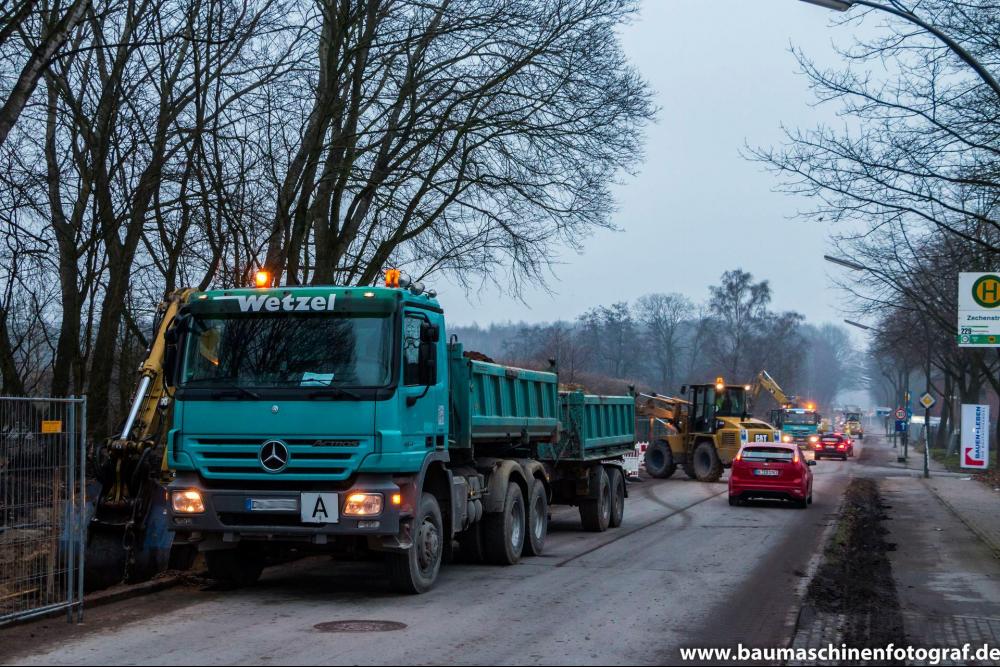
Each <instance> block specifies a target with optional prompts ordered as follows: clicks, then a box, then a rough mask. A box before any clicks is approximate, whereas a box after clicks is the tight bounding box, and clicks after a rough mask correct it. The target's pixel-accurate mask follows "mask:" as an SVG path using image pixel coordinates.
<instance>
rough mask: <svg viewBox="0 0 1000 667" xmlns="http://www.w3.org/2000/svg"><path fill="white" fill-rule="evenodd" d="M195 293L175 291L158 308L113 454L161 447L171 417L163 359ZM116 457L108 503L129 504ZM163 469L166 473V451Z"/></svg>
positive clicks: (111, 448) (111, 447) (111, 446)
mask: <svg viewBox="0 0 1000 667" xmlns="http://www.w3.org/2000/svg"><path fill="white" fill-rule="evenodd" d="M192 292H194V290H192V289H190V288H184V289H177V290H173V291H172V292H170V293H168V294H167V295H166V296H165V297H164V299H163V301H161V302H160V304H159V306H157V309H156V327H155V329H156V330H155V331H154V332H153V340H152V342H151V343H150V345H149V351H148V352H147V353H146V358H145V360H143V362H142V365H141V366H140V367H139V380H138V382H137V383H136V387H135V390H134V392H133V393H132V400H131V402H130V407H129V411H128V416H127V417H126V418H125V423H124V425H123V426H122V430H121V432H119V433H118V434H116V435H115V436H114V437H112V438H110V439H109V440H108V441H107V448H108V450H109V452H110V453H117V454H123V453H130V454H136V453H140V452H142V451H143V450H146V449H153V448H155V447H157V446H158V445H160V444H161V441H162V439H163V438H164V434H165V433H166V429H164V428H162V427H163V426H164V425H163V424H162V419H163V417H164V415H166V414H168V411H167V408H168V407H169V402H170V396H169V395H168V393H167V387H166V383H165V382H164V374H163V359H164V354H165V352H166V347H167V345H166V334H167V330H168V329H169V328H170V325H171V323H172V322H173V319H174V316H175V315H177V311H178V310H180V308H181V306H183V305H184V304H185V303H186V302H187V300H188V297H189V296H190V295H191V293H192ZM116 458H118V461H117V467H118V470H117V471H116V474H115V479H114V483H113V484H111V486H110V488H109V489H108V490H107V493H106V495H105V501H106V502H111V503H122V502H127V501H128V489H127V487H126V484H125V480H124V479H123V477H124V475H122V470H121V465H122V457H120V456H119V457H116ZM160 468H161V470H163V471H165V470H166V453H165V452H164V456H163V459H162V462H161V464H160Z"/></svg>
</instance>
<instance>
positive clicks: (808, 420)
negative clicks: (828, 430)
mask: <svg viewBox="0 0 1000 667" xmlns="http://www.w3.org/2000/svg"><path fill="white" fill-rule="evenodd" d="M817 417H818V415H817V414H816V413H815V412H786V413H785V418H784V423H786V424H815V423H817V421H818V420H817Z"/></svg>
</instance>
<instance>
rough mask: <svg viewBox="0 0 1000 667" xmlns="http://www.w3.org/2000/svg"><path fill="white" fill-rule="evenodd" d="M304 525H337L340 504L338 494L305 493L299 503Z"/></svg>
mask: <svg viewBox="0 0 1000 667" xmlns="http://www.w3.org/2000/svg"><path fill="white" fill-rule="evenodd" d="M299 512H300V516H301V518H302V523H337V522H338V521H339V520H340V515H339V512H340V504H339V503H338V498H337V494H336V493H311V492H310V493H305V492H303V494H302V502H300V503H299Z"/></svg>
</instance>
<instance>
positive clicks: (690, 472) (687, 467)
mask: <svg viewBox="0 0 1000 667" xmlns="http://www.w3.org/2000/svg"><path fill="white" fill-rule="evenodd" d="M684 474H685V475H687V476H688V479H698V475H697V474H695V471H694V463H692V462H691V457H690V456H689V457H688V460H687V461H685V462H684Z"/></svg>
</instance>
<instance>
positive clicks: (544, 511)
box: [524, 479, 549, 556]
mask: <svg viewBox="0 0 1000 667" xmlns="http://www.w3.org/2000/svg"><path fill="white" fill-rule="evenodd" d="M548 534H549V498H548V495H547V494H546V493H545V485H544V484H542V482H541V481H539V480H537V479H536V480H534V482H532V484H531V493H530V494H528V539H526V540H525V541H524V555H525V556H541V555H542V551H544V550H545V538H546V537H547V536H548Z"/></svg>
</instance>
